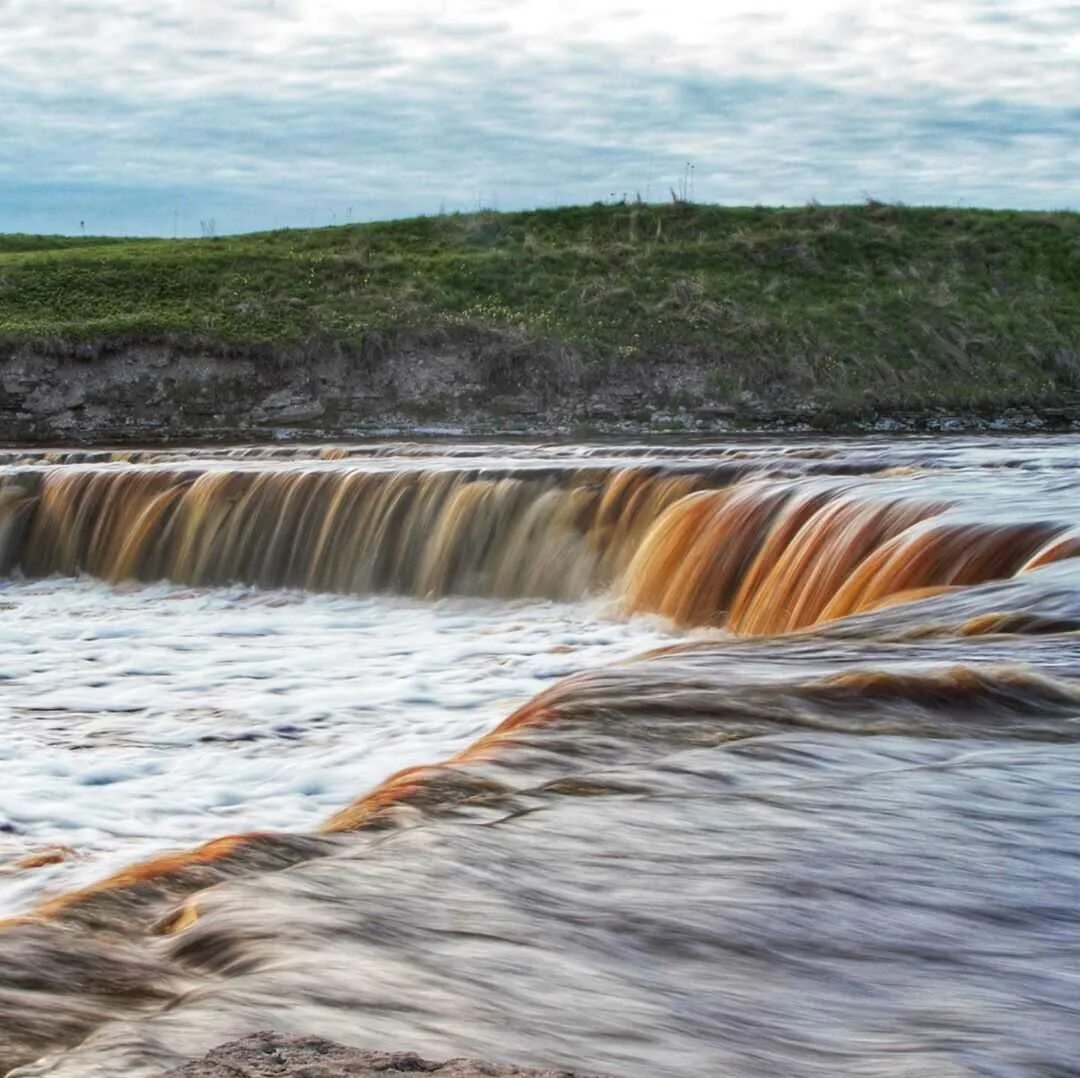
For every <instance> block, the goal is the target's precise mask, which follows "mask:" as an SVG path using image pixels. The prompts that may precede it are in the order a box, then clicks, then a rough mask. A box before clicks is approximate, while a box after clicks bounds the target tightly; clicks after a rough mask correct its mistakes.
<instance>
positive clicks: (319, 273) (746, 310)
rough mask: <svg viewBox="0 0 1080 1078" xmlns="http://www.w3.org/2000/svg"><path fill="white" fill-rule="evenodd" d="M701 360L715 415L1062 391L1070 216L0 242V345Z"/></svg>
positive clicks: (362, 228) (417, 227)
mask: <svg viewBox="0 0 1080 1078" xmlns="http://www.w3.org/2000/svg"><path fill="white" fill-rule="evenodd" d="M403 331H404V332H407V333H409V334H413V335H415V334H423V335H427V336H428V337H429V338H430V339H434V340H438V336H439V334H455V333H469V332H482V333H485V334H488V335H491V334H502V335H505V336H506V337H507V338H508V339H512V340H513V341H514V342H516V347H518V348H519V349H520V348H521V347H523V346H524V347H528V346H529V344H530V343H535V344H536V345H538V346H540V345H543V347H542V348H540V347H538V348H537V355H538V357H542V356H543V355H549V354H550V350H551V347H552V346H553V345H557V346H567V347H569V348H572V349H573V350H574V351H575V352H576V353H578V354H579V355H580V356H581V357H582V358H583V359H584V360H585V361H586V362H591V361H595V362H609V363H610V362H626V363H635V362H636V363H644V364H650V363H657V364H660V363H665V362H668V361H670V360H672V359H673V358H678V359H679V360H680V361H692V362H700V363H701V364H704V365H706V367H707V370H708V384H709V385H710V387H711V391H712V395H713V396H714V397H716V398H717V399H732V400H737V399H739V398H740V396H746V395H748V394H749V395H753V396H755V397H757V398H759V399H762V400H765V401H769V400H771V399H780V398H782V399H784V400H785V401H788V402H790V401H792V400H796V399H799V398H800V397H805V398H807V399H812V400H814V401H816V402H817V403H819V404H823V405H826V406H831V407H835V408H838V409H843V410H863V409H866V408H879V407H880V408H926V407H932V406H939V405H943V406H947V407H972V408H980V407H982V408H991V409H992V408H1000V407H1005V406H1012V405H1032V406H1036V407H1047V406H1052V405H1060V404H1063V403H1064V404H1069V403H1071V402H1072V401H1073V400H1074V398H1077V397H1080V215H1076V214H1072V213H1020V212H998V211H984V210H955V209H922V208H905V207H897V206H891V205H883V204H880V203H873V202H871V203H867V204H866V205H860V206H837V207H826V206H807V207H804V208H798V209H767V208H724V207H717V206H698V205H691V204H683V203H674V204H669V205H663V206H654V205H638V204H620V205H599V204H597V205H593V206H583V207H570V208H564V209H553V210H538V211H534V212H523V213H489V212H481V213H475V214H462V215H459V214H453V215H445V216H439V217H419V218H414V219H411V220H402V221H391V222H378V223H372V224H363V225H352V226H343V227H334V228H321V229H311V230H286V231H279V232H268V233H262V234H256V235H245V236H230V237H221V238H212V239H198V240H195V239H187V240H119V241H118V240H114V239H93V238H86V237H82V238H78V239H68V238H63V237H32V236H29V237H28V236H0V341H2V342H3V343H4V344H5V345H6V346H7V347H8V348H10V347H11V346H16V347H26V346H32V347H39V348H42V349H48V350H57V349H59V350H66V349H77V350H79V351H81V352H82V353H84V354H86V355H87V356H89V357H92V356H93V355H95V354H98V353H99V352H101V351H104V350H109V349H111V348H114V347H118V346H124V345H130V344H133V343H136V344H137V343H141V342H168V343H172V344H174V345H176V346H178V347H188V346H191V347H200V348H204V347H208V346H209V347H213V348H215V349H224V350H232V349H248V348H253V347H263V348H265V347H267V346H270V347H271V348H272V349H274V350H279V351H280V352H281V353H282V355H295V356H302V355H303V354H304V353H308V354H310V351H311V349H313V348H322V347H327V346H331V345H338V346H341V345H344V346H360V345H361V344H362V342H363V341H364V340H365V338H370V337H372V336H373V335H374V336H375V338H376V339H381V340H383V341H386V340H392V339H393V335H394V334H395V333H401V332H403Z"/></svg>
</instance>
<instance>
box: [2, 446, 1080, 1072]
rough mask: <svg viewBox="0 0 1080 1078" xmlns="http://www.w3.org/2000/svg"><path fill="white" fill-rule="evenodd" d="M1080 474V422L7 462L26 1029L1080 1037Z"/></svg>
mask: <svg viewBox="0 0 1080 1078" xmlns="http://www.w3.org/2000/svg"><path fill="white" fill-rule="evenodd" d="M1078 493H1080V448H1078V447H1077V445H1076V443H1075V440H1073V439H1069V438H978V439H944V438H938V439H932V440H929V439H903V440H896V441H890V442H885V441H875V440H852V441H840V440H836V441H822V440H816V441H813V440H806V441H797V440H794V441H790V442H788V443H785V444H777V443H775V442H770V441H767V440H761V439H756V440H755V439H747V440H745V441H744V442H741V443H739V444H730V445H724V446H716V445H707V444H694V443H687V444H683V445H676V444H663V445H634V446H616V445H603V444H600V445H549V446H530V445H524V444H508V445H489V444H445V445H440V444H435V443H431V444H420V445H395V444H362V445H352V446H333V447H314V448H312V447H304V446H274V447H220V448H213V449H193V450H187V449H153V450H151V449H146V450H127V449H123V450H86V451H60V450H58V451H37V450H19V449H12V450H7V451H0V569H2V571H3V572H4V574H6V578H5V579H4V580H3V581H2V582H0V605H2V606H3V614H4V621H3V624H2V627H0V635H2V641H3V654H4V664H3V668H2V670H0V708H2V712H0V713H2V714H3V721H4V723H5V728H6V731H7V734H8V736H7V738H6V739H5V746H4V749H3V750H2V753H3V759H4V771H5V780H6V781H5V783H4V786H3V788H2V789H0V902H2V903H3V904H4V908H3V910H2V911H0V912H4V913H7V914H9V915H14V916H12V917H11V918H10V919H9V920H8V921H7V922H0V956H2V961H0V1068H3V1067H5V1066H6V1067H8V1068H15V1070H14V1071H13V1073H17V1074H19V1075H46V1074H47V1075H56V1076H65V1075H72V1076H76V1075H78V1076H81V1075H97V1074H100V1075H107V1074H119V1073H122V1074H131V1075H148V1076H149V1075H156V1074H160V1073H162V1072H163V1071H164V1070H166V1069H168V1067H169V1066H171V1065H173V1064H175V1063H176V1062H178V1061H179V1060H181V1059H183V1058H185V1057H188V1056H191V1055H196V1054H201V1053H202V1052H204V1051H205V1050H206V1049H207V1048H208V1047H210V1046H212V1045H213V1044H216V1043H218V1042H220V1041H223V1040H225V1039H228V1038H230V1037H233V1036H236V1035H240V1034H243V1033H246V1032H250V1031H252V1030H255V1029H259V1028H268V1027H272V1028H276V1029H279V1030H282V1031H285V1032H302V1033H314V1034H320V1035H325V1036H329V1037H332V1038H335V1039H337V1040H340V1041H344V1042H347V1043H351V1044H355V1045H357V1046H360V1047H372V1048H409V1049H414V1050H417V1051H420V1052H421V1053H422V1054H426V1055H429V1056H437V1057H446V1056H452V1055H461V1054H468V1055H479V1056H486V1057H488V1058H505V1059H512V1060H515V1061H518V1062H523V1063H532V1064H549V1065H559V1064H564V1065H572V1066H575V1067H578V1068H585V1069H588V1068H593V1069H597V1070H606V1071H610V1072H613V1073H616V1074H620V1075H626V1076H642V1078H644V1076H647V1075H660V1076H665V1075H670V1076H675V1075H683V1074H686V1073H702V1074H724V1073H730V1074H738V1075H763V1076H764V1075H775V1074H781V1073H782V1074H792V1075H826V1074H828V1075H833V1074H867V1075H871V1074H873V1075H915V1074H927V1075H930V1074H933V1075H975V1074H1001V1075H1013V1074H1065V1073H1073V1069H1074V1068H1075V1061H1076V1059H1078V1058H1080V988H1078V987H1077V982H1076V977H1075V970H1076V969H1077V968H1080V913H1078V910H1080V801H1078V799H1077V797H1076V794H1075V789H1076V782H1077V775H1078V774H1080V635H1078V632H1080V571H1078V567H1080V562H1077V561H1076V560H1075V557H1074V555H1076V554H1077V553H1080V507H1078V506H1080V502H1078V500H1077V494H1078ZM200 842H201V843H203V844H202V845H199V843H200ZM58 847H64V848H65V849H64V850H63V851H58V852H56V855H55V856H52V854H51V853H50V852H49V851H51V850H56V848H58ZM69 851H70V852H69ZM110 873H111V875H110Z"/></svg>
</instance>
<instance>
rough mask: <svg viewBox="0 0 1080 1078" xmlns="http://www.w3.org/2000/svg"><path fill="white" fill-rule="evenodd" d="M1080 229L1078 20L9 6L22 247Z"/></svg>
mask: <svg viewBox="0 0 1080 1078" xmlns="http://www.w3.org/2000/svg"><path fill="white" fill-rule="evenodd" d="M688 162H692V163H693V186H694V190H693V194H694V197H695V198H696V199H698V200H700V201H714V202H724V203H766V204H773V203H784V204H801V203H805V202H807V201H809V200H811V199H817V200H818V201H821V202H845V201H860V200H862V199H865V198H867V197H870V196H872V197H875V198H879V199H883V200H897V199H898V200H901V201H904V202H910V203H945V204H952V205H965V206H967V205H980V206H1012V207H1043V208H1066V207H1067V208H1074V209H1078V208H1080V3H1062V2H1057V0H933V2H924V0H907V2H904V0H877V2H873V0H871V2H867V0H699V2H695V0H649V2H644V0H575V2H562V0H504V2H498V3H496V2H491V0H397V2H389V0H0V232H2V231H34V232H76V233H77V232H78V231H79V229H80V227H81V226H80V222H85V228H86V231H87V232H95V233H122V232H129V233H146V234H161V235H172V234H173V231H174V229H175V230H176V231H178V232H179V233H180V234H198V232H199V231H200V222H201V221H206V220H209V219H211V218H212V219H213V220H214V221H215V223H216V228H217V231H218V232H231V231H243V230H248V229H258V228H273V227H278V226H285V225H294V226H304V225H311V224H329V223H333V222H338V223H341V222H343V221H345V220H349V219H351V220H367V219H372V218H380V217H389V216H398V215H405V214H414V213H436V212H438V211H439V210H440V209H446V210H452V209H473V208H476V207H477V206H478V205H484V206H496V207H498V208H500V209H511V208H517V207H532V206H542V205H555V204H561V203H569V202H583V201H593V200H596V199H608V198H610V197H611V196H612V195H613V194H614V195H615V196H616V197H621V196H622V194H623V193H626V194H628V195H630V196H631V197H633V195H634V194H635V193H640V194H641V195H642V197H645V198H650V199H653V200H658V199H662V198H666V197H669V195H668V192H669V189H670V188H671V187H673V186H674V187H678V185H679V183H680V181H681V180H682V178H683V177H684V175H685V169H686V165H687V163H688Z"/></svg>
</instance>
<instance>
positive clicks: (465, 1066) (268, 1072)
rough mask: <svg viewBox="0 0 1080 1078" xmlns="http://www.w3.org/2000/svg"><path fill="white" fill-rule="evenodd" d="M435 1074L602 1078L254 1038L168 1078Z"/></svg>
mask: <svg viewBox="0 0 1080 1078" xmlns="http://www.w3.org/2000/svg"><path fill="white" fill-rule="evenodd" d="M405 1074H408V1075H417V1074H433V1075H435V1076H436V1078H600V1076H598V1075H595V1074H594V1075H587V1074H585V1073H584V1072H582V1071H565V1070H533V1069H527V1068H521V1067H514V1066H501V1065H499V1064H496V1063H486V1062H484V1061H483V1060H479V1059H450V1060H447V1061H446V1062H443V1063H436V1062H433V1061H432V1060H429V1059H423V1058H421V1057H420V1056H418V1055H416V1054H415V1053H413V1052H366V1051H361V1050H360V1049H358V1048H347V1047H345V1045H342V1044H336V1043H335V1042H334V1041H328V1040H324V1039H323V1038H321V1037H287V1036H284V1035H282V1034H279V1033H253V1034H252V1035H251V1036H250V1037H245V1038H244V1039H243V1040H239V1041H232V1042H231V1043H229V1044H223V1045H221V1046H220V1047H218V1048H214V1049H213V1050H212V1051H210V1052H209V1054H207V1055H206V1056H205V1057H204V1058H203V1059H200V1060H195V1061H193V1062H191V1063H185V1064H184V1065H183V1066H181V1067H177V1068H176V1069H174V1070H171V1071H169V1072H168V1074H167V1075H166V1076H165V1078H346V1076H348V1078H394V1076H395V1075H405Z"/></svg>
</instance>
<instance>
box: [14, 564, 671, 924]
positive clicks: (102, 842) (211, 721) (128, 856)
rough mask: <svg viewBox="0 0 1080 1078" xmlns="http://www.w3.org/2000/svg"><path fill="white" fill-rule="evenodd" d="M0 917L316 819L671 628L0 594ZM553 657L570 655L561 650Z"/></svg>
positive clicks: (169, 594)
mask: <svg viewBox="0 0 1080 1078" xmlns="http://www.w3.org/2000/svg"><path fill="white" fill-rule="evenodd" d="M0 604H3V606H4V609H3V613H2V616H0V656H2V664H0V722H2V724H3V730H4V734H5V736H4V738H3V739H2V742H0V774H2V775H3V781H2V783H0V866H2V865H9V864H10V863H11V862H12V861H13V860H15V859H17V858H18V857H20V856H22V855H25V854H29V853H33V852H35V851H39V850H41V849H42V848H43V847H47V846H50V845H54V844H56V845H63V846H67V847H70V848H72V849H73V850H74V851H75V854H76V857H75V858H74V859H72V860H69V861H67V862H65V863H61V864H56V865H51V866H46V867H41V868H37V869H33V870H26V871H20V872H11V871H2V870H0V913H10V912H15V911H18V910H21V909H24V908H26V907H27V906H28V905H29V904H31V903H32V902H34V901H37V900H39V899H41V898H43V897H45V896H46V895H47V894H49V893H53V892H56V891H59V890H65V889H67V888H69V887H71V886H77V885H80V884H83V883H89V882H91V881H93V880H95V879H98V878H100V877H102V876H104V875H106V874H107V873H109V872H111V871H115V870H116V869H118V868H121V867H123V866H125V865H127V864H130V863H131V862H132V861H135V860H138V859H140V858H144V857H147V856H150V855H152V854H154V853H156V852H158V851H161V850H163V849H168V848H175V847H184V846H190V845H191V844H193V843H197V842H199V841H201V840H204V839H208V838H212V837H215V836H217V835H221V834H223V833H227V832H231V831H241V830H247V829H266V830H273V829H285V830H303V829H310V828H313V827H315V826H316V825H317V824H318V823H319V822H320V821H321V820H322V819H323V818H324V817H326V816H327V815H328V814H329V813H331V812H332V811H334V810H335V809H337V808H340V807H341V806H343V805H344V804H346V803H347V802H348V801H350V800H352V799H353V798H354V797H356V796H357V795H359V794H361V793H363V792H364V791H365V790H366V789H368V788H370V787H372V786H374V785H375V784H376V783H378V782H379V781H380V780H381V779H383V778H385V777H386V776H387V775H389V774H391V773H392V772H393V771H395V770H397V769H398V768H401V767H406V766H408V765H410V764H414V763H421V762H425V761H430V760H438V759H440V758H442V757H445V756H447V755H449V754H451V753H453V752H455V751H457V750H459V749H461V748H463V747H464V746H465V745H467V744H468V743H469V742H471V741H473V740H474V739H475V738H477V737H478V736H480V735H481V734H483V733H484V732H486V731H487V730H490V729H491V728H493V727H494V726H496V725H497V724H498V723H499V722H500V721H501V720H502V719H503V718H505V716H506V715H507V714H508V713H509V712H510V711H511V710H512V709H513V708H514V707H515V706H517V705H518V704H519V703H521V702H523V701H524V700H527V699H528V698H529V697H531V696H532V695H534V694H535V693H536V692H538V691H539V690H540V689H542V688H544V687H545V685H547V684H550V682H551V681H552V680H553V679H555V678H559V677H563V676H565V675H567V674H571V673H573V672H575V671H577V670H580V669H583V668H586V667H591V666H595V665H597V664H599V663H602V662H607V661H612V660H614V659H617V658H620V657H623V656H628V655H631V654H634V653H636V652H640V651H641V650H643V649H645V648H647V647H650V646H653V645H655V644H658V643H662V642H665V641H667V640H670V639H671V637H670V635H669V634H668V632H667V631H666V630H665V628H664V627H663V626H661V625H660V623H659V622H655V621H651V620H644V619H635V620H632V621H619V620H614V619H611V618H607V617H605V611H604V607H603V605H602V604H601V603H593V604H561V603H550V602H516V603H506V602H495V601H486V600H466V599H453V600H450V599H448V600H443V601H440V602H435V603H431V602H421V601H417V600H410V599H402V598H394V597H389V596H383V597H375V598H351V597H345V596H323V595H303V594H299V593H289V592H266V591H258V590H255V589H250V588H233V589H219V590H199V589H193V588H187V587H183V588H181V587H173V586H169V585H153V586H147V587H132V586H124V587H121V588H110V587H108V586H106V585H104V584H101V583H98V582H96V581H91V580H69V579H50V580H45V581H33V582H27V581H13V580H7V581H3V582H0ZM563 649H569V650H563Z"/></svg>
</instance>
